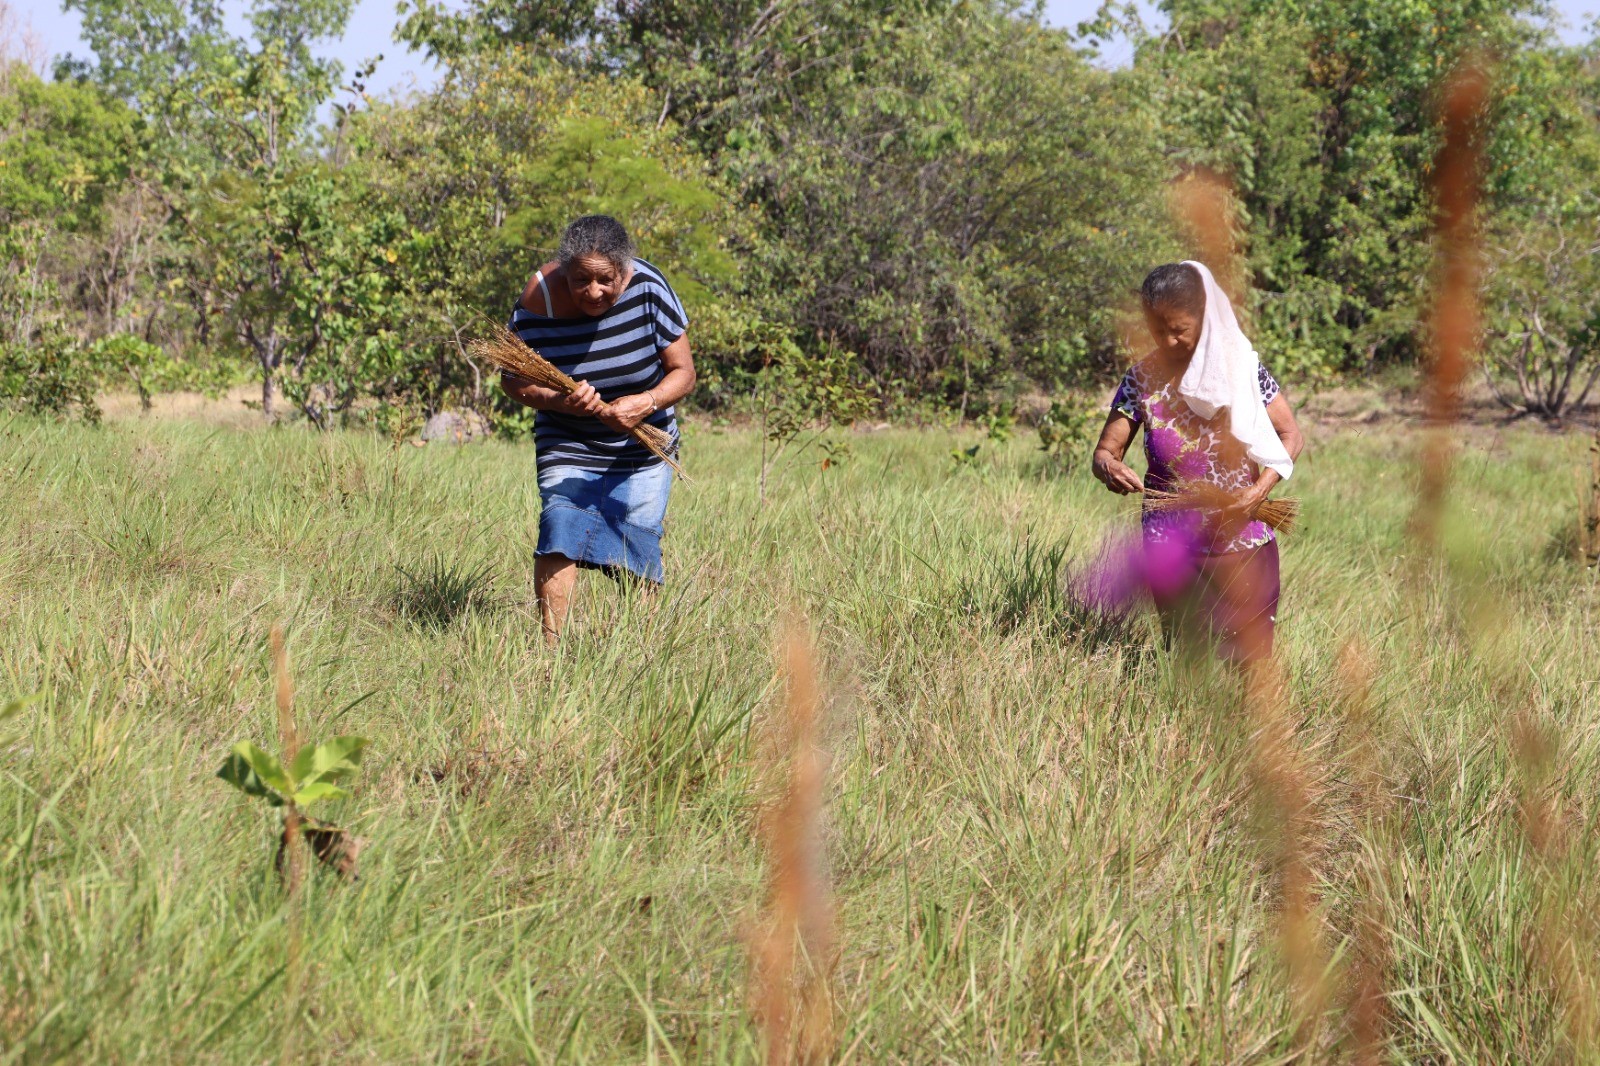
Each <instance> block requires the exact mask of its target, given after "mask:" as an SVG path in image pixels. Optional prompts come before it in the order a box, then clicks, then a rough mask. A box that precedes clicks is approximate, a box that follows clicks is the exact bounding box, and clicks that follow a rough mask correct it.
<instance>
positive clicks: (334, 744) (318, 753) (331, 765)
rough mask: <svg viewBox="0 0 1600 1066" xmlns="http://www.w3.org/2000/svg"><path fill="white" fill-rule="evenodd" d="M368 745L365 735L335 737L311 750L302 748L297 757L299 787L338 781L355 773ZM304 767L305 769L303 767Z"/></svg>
mask: <svg viewBox="0 0 1600 1066" xmlns="http://www.w3.org/2000/svg"><path fill="white" fill-rule="evenodd" d="M366 746H367V740H366V738H365V737H334V738H333V739H332V740H330V741H328V742H327V743H325V744H318V745H317V746H316V747H314V748H310V749H309V751H308V750H307V749H305V748H302V749H301V751H300V754H299V755H298V756H296V758H295V767H296V770H297V771H299V772H297V773H296V774H295V781H296V783H297V785H298V787H301V788H304V787H305V786H306V785H309V784H312V783H314V782H318V781H337V780H339V779H340V778H341V777H344V776H346V775H348V774H353V773H355V772H356V770H357V769H358V768H359V767H360V764H361V753H362V751H363V750H364V749H365V748H366ZM302 767H303V770H302V769H301V768H302Z"/></svg>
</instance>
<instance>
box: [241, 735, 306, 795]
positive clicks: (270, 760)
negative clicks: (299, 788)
mask: <svg viewBox="0 0 1600 1066" xmlns="http://www.w3.org/2000/svg"><path fill="white" fill-rule="evenodd" d="M233 753H234V754H235V755H237V756H239V757H240V758H241V759H243V760H244V761H245V762H246V763H248V764H249V766H250V769H251V770H253V771H255V774H256V776H257V777H259V778H261V780H262V781H263V782H264V783H265V784H266V785H267V786H268V787H269V788H274V789H277V790H278V792H280V793H281V794H283V795H285V796H287V795H288V794H289V793H291V792H293V791H294V782H293V781H291V780H290V779H289V774H288V773H287V772H286V771H285V770H284V768H283V764H282V763H281V762H279V761H278V757H277V756H276V755H273V754H271V753H270V752H265V751H262V750H261V749H260V748H258V747H256V746H255V745H254V744H252V743H250V742H249V741H248V740H241V741H240V742H239V743H237V744H235V745H234V746H233Z"/></svg>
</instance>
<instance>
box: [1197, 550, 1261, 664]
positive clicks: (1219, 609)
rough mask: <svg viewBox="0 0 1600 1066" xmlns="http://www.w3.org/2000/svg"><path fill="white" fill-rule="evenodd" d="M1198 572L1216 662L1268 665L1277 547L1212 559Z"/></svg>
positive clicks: (1240, 552) (1239, 552)
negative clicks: (1202, 577)
mask: <svg viewBox="0 0 1600 1066" xmlns="http://www.w3.org/2000/svg"><path fill="white" fill-rule="evenodd" d="M1204 570H1205V580H1206V598H1207V600H1208V601H1209V603H1208V605H1207V608H1208V613H1209V614H1210V616H1211V617H1210V621H1211V628H1212V633H1213V634H1214V636H1215V638H1216V640H1217V642H1218V650H1219V652H1220V654H1221V655H1222V658H1224V659H1226V660H1227V661H1228V662H1233V663H1248V662H1257V661H1260V660H1263V659H1270V658H1271V657H1272V650H1273V641H1274V637H1275V634H1276V630H1277V623H1278V594H1279V573H1278V542H1277V541H1275V540H1271V541H1268V542H1267V543H1265V544H1263V545H1261V546H1260V547H1259V548H1251V549H1249V550H1247V551H1238V552H1229V553H1228V554H1226V555H1213V556H1211V557H1210V558H1209V559H1207V560H1206V562H1205V564H1204Z"/></svg>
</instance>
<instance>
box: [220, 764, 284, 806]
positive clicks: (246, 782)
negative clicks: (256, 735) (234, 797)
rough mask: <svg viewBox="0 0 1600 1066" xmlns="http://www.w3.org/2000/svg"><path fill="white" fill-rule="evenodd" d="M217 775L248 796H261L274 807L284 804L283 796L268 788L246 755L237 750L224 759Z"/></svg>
mask: <svg viewBox="0 0 1600 1066" xmlns="http://www.w3.org/2000/svg"><path fill="white" fill-rule="evenodd" d="M217 776H218V777H220V778H222V779H223V780H224V781H226V782H227V783H228V784H230V785H232V786H233V787H234V788H236V789H238V790H239V791H240V792H243V793H244V794H245V795H247V796H260V797H261V798H262V799H264V800H266V801H267V802H268V803H270V804H271V805H272V806H274V807H281V806H283V797H282V796H280V795H278V793H277V792H275V791H273V790H272V789H270V788H268V787H267V785H266V783H265V782H264V781H262V780H261V777H260V775H259V774H257V773H256V772H255V771H254V770H253V769H251V768H250V763H249V762H248V761H247V760H246V759H245V757H244V756H242V755H240V754H238V753H237V752H235V753H234V754H232V755H229V756H228V757H227V759H226V760H224V761H223V763H222V769H220V770H218V771H217Z"/></svg>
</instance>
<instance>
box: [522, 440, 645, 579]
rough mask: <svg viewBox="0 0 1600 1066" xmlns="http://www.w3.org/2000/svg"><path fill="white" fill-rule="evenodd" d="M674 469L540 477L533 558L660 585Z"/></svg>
mask: <svg viewBox="0 0 1600 1066" xmlns="http://www.w3.org/2000/svg"><path fill="white" fill-rule="evenodd" d="M671 494H672V467H670V466H668V465H667V464H666V463H655V464H654V465H652V466H647V467H645V468H644V469H642V470H628V471H621V472H618V473H604V472H601V471H598V470H579V469H577V468H576V467H570V466H553V467H549V468H547V469H544V470H541V471H540V472H539V502H540V504H541V509H540V511H539V547H538V549H537V550H536V551H535V554H536V555H565V556H566V557H567V558H568V559H571V560H573V561H574V562H576V563H577V564H578V565H579V566H581V567H584V568H585V569H588V570H602V571H604V572H606V573H607V574H610V575H611V576H613V577H616V576H618V575H619V574H620V573H621V572H624V571H626V572H627V573H631V574H634V575H635V576H637V577H640V578H643V579H644V580H646V581H651V582H654V583H655V584H658V585H659V584H661V581H662V578H663V577H664V576H665V575H664V573H663V570H662V566H661V530H662V523H663V522H664V521H665V520H666V517H667V497H668V496H670V495H671Z"/></svg>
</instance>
